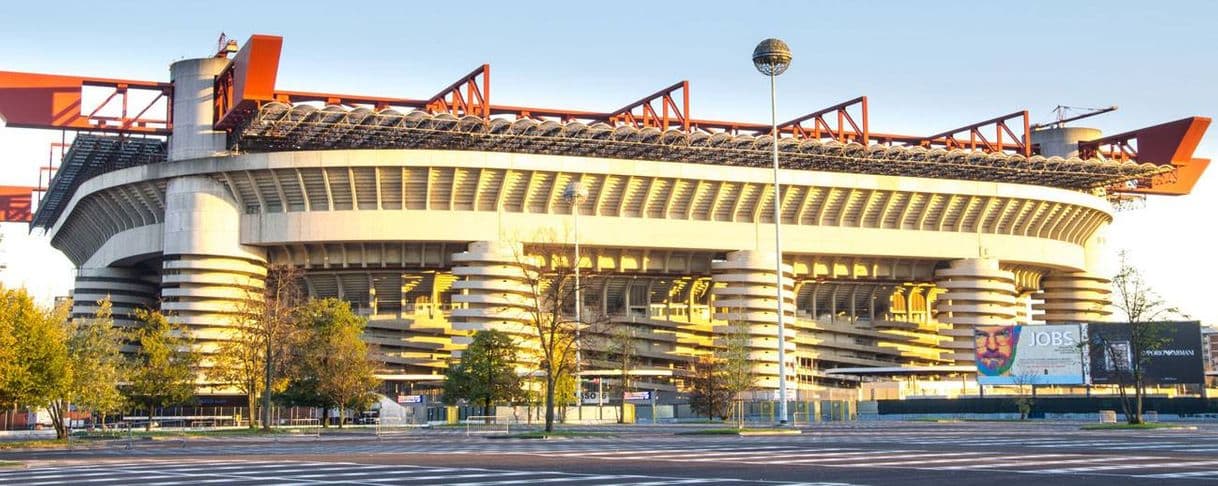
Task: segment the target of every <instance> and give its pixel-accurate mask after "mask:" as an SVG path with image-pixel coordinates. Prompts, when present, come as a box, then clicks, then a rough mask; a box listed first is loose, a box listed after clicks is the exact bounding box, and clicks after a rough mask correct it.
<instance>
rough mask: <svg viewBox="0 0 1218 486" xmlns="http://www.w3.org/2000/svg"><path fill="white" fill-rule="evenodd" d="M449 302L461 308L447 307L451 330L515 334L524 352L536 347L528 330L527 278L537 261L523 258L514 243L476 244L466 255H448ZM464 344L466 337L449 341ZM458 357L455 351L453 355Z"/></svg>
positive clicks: (530, 318) (530, 296)
mask: <svg viewBox="0 0 1218 486" xmlns="http://www.w3.org/2000/svg"><path fill="white" fill-rule="evenodd" d="M453 265H454V267H453V275H455V276H457V277H459V278H461V280H458V281H456V282H453V288H454V289H460V290H464V292H463V293H461V294H456V295H453V302H460V303H464V304H465V308H462V309H453V311H452V323H453V328H454V329H458V330H462V331H471V332H472V331H483V330H490V329H495V330H499V331H503V332H506V333H508V334H511V335H513V336H515V337H516V338H517V339H518V340H519V342H520V344H521V345H522V347H524V348H525V349H537V344H536V342H537V331H536V330H535V328H534V327H533V326H532V322H533V319H534V313H533V311H532V309H533V307H534V306H536V305H537V299H536V298H534V295H533V286H532V284H531V283H530V282H531V281H532V279H535V278H537V277H536V275H537V274H536V272H537V271H538V270H537V269H538V268H539V267H540V262H538V261H536V260H535V259H533V258H528V257H525V256H524V250H523V247H522V245H521V244H519V243H507V242H500V241H476V242H473V243H470V245H469V249H468V250H467V251H464V252H461V253H457V254H454V255H453ZM453 341H454V342H458V343H462V344H468V343H469V339H468V338H463V339H457V338H454V339H453ZM455 354H459V353H455Z"/></svg>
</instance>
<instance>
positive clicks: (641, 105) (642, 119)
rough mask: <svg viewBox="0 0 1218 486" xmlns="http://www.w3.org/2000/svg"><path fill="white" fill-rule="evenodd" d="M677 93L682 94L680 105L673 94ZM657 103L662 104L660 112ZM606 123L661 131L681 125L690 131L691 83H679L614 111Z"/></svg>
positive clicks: (610, 113)
mask: <svg viewBox="0 0 1218 486" xmlns="http://www.w3.org/2000/svg"><path fill="white" fill-rule="evenodd" d="M677 91H680V92H681V103H680V104H678V103H677V102H676V100H674V99H673V94H674V93H676V92H677ZM656 101H659V102H660V110H659V111H658V112H657V111H656V107H655V105H654V103H655V102H656ZM635 110H639V113H635ZM606 121H607V122H609V124H610V125H618V124H623V125H633V126H635V127H638V128H644V127H655V128H659V129H661V130H668V128H669V127H670V126H672V125H679V126H680V127H681V129H682V130H685V131H689V126H690V120H689V81H681V82H678V83H676V84H673V85H672V86H669V87H667V88H664V89H661V90H659V91H656V92H655V93H652V94H650V95H647V96H645V97H643V98H642V99H640V100H638V101H635V102H633V103H630V104H628V105H626V106H623V107H621V108H618V109H616V110H613V111H611V112H609V116H608V117H606Z"/></svg>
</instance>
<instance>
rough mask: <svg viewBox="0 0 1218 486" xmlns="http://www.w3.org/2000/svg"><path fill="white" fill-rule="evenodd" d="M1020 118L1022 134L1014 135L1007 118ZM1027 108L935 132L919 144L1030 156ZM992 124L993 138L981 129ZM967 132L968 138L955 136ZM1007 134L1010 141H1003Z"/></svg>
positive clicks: (949, 148)
mask: <svg viewBox="0 0 1218 486" xmlns="http://www.w3.org/2000/svg"><path fill="white" fill-rule="evenodd" d="M1016 118H1021V119H1023V136H1022V137H1021V136H1019V135H1015V132H1014V131H1012V130H1011V128H1010V127H1009V126H1007V120H1011V119H1016ZM1029 124H1030V123H1029V122H1028V110H1023V111H1017V112H1014V113H1009V114H1006V115H1003V116H1000V117H996V118H991V119H989V120H986V121H983V122H978V123H974V124H971V125H965V126H962V127H960V128H957V129H954V130H947V131H944V132H941V133H936V134H934V135H931V136H929V137H924V138H923V139H922V142H921V144H922V145H923V146H927V147H930V146H936V145H939V146H942V147H944V148H946V149H948V150H951V149H962V148H967V149H970V150H977V149H981V150H984V151H986V152H1005V151H1008V150H1010V151H1013V152H1016V153H1018V154H1020V155H1023V156H1024V157H1031V156H1032V146H1031V145H1030V144H1029V143H1028V142H1027V140H1028V134H1029V133H1031V131H1030V129H1029V128H1028V125H1029ZM989 125H993V126H994V139H993V140H990V139H988V138H986V136H985V134H984V133H982V131H981V129H982V128H985V127H986V126H989ZM961 132H968V140H960V139H958V138H956V134H958V133H961ZM1004 135H1005V136H1007V137H1008V138H1009V139H1010V140H1011V142H1010V143H1007V142H1004V141H1003V136H1004Z"/></svg>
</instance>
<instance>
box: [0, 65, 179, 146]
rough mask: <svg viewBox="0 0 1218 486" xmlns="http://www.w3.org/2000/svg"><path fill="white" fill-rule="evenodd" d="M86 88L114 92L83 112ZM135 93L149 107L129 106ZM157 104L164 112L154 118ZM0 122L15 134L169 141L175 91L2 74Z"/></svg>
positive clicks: (169, 87) (163, 85)
mask: <svg viewBox="0 0 1218 486" xmlns="http://www.w3.org/2000/svg"><path fill="white" fill-rule="evenodd" d="M86 88H102V89H110V90H112V91H110V92H109V95H108V96H107V97H106V98H105V100H104V101H102V102H101V103H100V104H97V105H94V106H85V105H84V101H83V98H84V90H85V89H86ZM138 91H145V92H147V94H146V96H150V97H151V101H149V102H148V103H147V104H142V103H141V104H140V105H132V103H131V99H130V98H131V94H132V92H138ZM158 104H163V105H164V111H163V112H161V110H156V111H157V113H152V111H153V110H154V108H156V107H157V106H158ZM131 113H135V114H134V115H132V114H131ZM0 118H2V119H3V120H4V122H5V124H7V125H8V126H11V127H19V128H43V129H65V130H87V131H94V132H108V133H125V134H134V133H140V134H152V135H168V134H169V132H170V130H171V129H172V124H173V85H172V84H169V83H157V82H152V81H132V80H126V79H108V78H97V77H87V76H63V75H57V74H37V73H17V72H9V71H0Z"/></svg>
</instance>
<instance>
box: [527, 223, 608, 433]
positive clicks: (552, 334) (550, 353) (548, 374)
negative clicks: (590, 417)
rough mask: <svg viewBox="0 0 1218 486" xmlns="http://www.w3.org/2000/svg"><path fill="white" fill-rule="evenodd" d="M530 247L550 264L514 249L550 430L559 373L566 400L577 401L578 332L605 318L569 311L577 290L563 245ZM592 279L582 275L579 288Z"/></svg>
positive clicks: (570, 264) (549, 430)
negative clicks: (567, 382)
mask: <svg viewBox="0 0 1218 486" xmlns="http://www.w3.org/2000/svg"><path fill="white" fill-rule="evenodd" d="M533 249H534V251H536V252H537V253H538V254H540V255H544V256H545V257H547V258H548V259H549V260H548V262H547V261H546V259H545V258H542V257H538V256H533V255H526V254H525V253H524V250H523V248H522V247H520V246H516V247H515V248H514V251H515V252H516V255H515V258H516V266H517V269H518V271H519V277H520V278H521V280H522V281H523V282H524V283H525V284H526V285H527V286H528V288H529V290H530V292H529V294H528V295H529V297H528V309H527V311H526V312H527V322H526V326H528V327H529V329H530V331H531V334H532V335H533V336H534V337H536V339H537V341H536V344H537V347H538V349H539V351H540V356H538V360H537V361H538V365H539V366H538V368H539V370H540V371H541V372H542V373H543V377H544V383H545V386H544V391H545V417H546V425H545V431H546V432H553V431H554V409H555V404H556V402H557V400H556V394H557V393H558V390H559V385H560V384H561V382H560V380H561V379H562V377H564V376H567V377H571V380H572V386H571V388H572V390H570V391H571V393H570V394H569V395H570V396H569V398H570V399H576V396H575V395H576V394H578V393H579V390H575V389H574V388H576V387H575V386H574V372H575V368H576V352H577V349H578V346H579V344H578V339H577V338H578V336H579V334H580V332H581V331H583V332H591V331H592V327H593V325H594V324H595V323H598V322H602V321H603V316H599V317H598V316H590V315H587V314H586V313H581V316H580V317H581V319H580V320H576V319H575V318H574V315H573V313H571V312H568V311H567V307H570V308H571V310H574V306H575V305H576V302H575V295H576V289H577V287H576V284H575V281H574V278H573V277H574V271H573V265H572V263H573V262H574V258H573V257H569V256H567V254H568V250H569V249H568V248H567V245H560V244H537V245H534V247H533ZM546 263H548V265H545V266H546V267H547V268H546V269H545V270H544V271H543V269H542V266H543V264H546ZM591 280H592V279H590V278H585V279H583V280H582V281H581V282H580V284H579V290H580V291H581V292H583V290H584V289H586V288H588V287H589V285H588V283H589V281H591ZM585 295H586V292H585Z"/></svg>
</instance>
